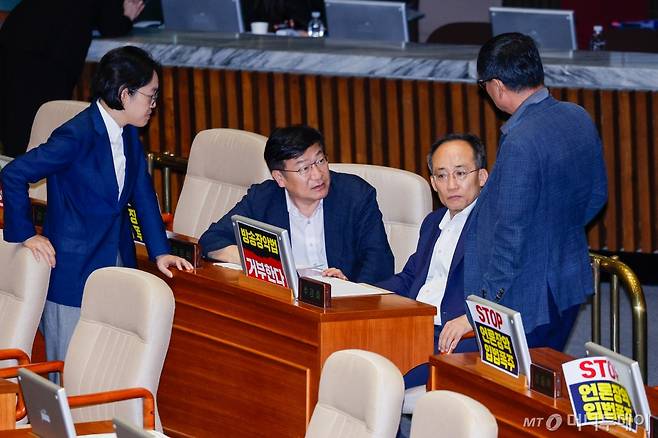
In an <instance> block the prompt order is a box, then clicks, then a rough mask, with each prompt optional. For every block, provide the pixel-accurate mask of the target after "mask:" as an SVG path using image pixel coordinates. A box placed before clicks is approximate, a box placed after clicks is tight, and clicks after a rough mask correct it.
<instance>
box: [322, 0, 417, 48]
mask: <svg viewBox="0 0 658 438" xmlns="http://www.w3.org/2000/svg"><path fill="white" fill-rule="evenodd" d="M324 6H325V11H326V15H327V35H328V38H336V39H348V40H368V41H385V42H395V43H400V42H408V41H409V31H408V22H407V8H406V5H405V3H404V2H388V1H387V2H382V1H367V0H325V2H324Z"/></svg>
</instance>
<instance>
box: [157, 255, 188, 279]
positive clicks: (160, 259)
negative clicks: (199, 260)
mask: <svg viewBox="0 0 658 438" xmlns="http://www.w3.org/2000/svg"><path fill="white" fill-rule="evenodd" d="M155 263H156V265H157V266H158V269H159V270H160V272H162V273H163V274H164V275H166V276H167V277H169V278H171V277H173V276H174V274H172V272H171V271H170V270H169V269H168V268H169V266H176V267H177V268H178V269H180V270H181V271H188V272H189V271H191V270H193V269H194V266H192V264H191V263H190V262H188V261H187V260H185V259H184V258H182V257H178V256H175V255H171V254H162V255H159V256H157V257H156V258H155Z"/></svg>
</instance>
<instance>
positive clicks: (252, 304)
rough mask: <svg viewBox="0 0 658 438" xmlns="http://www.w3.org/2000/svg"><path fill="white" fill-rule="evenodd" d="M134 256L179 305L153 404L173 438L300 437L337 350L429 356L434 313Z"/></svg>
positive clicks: (404, 361)
mask: <svg viewBox="0 0 658 438" xmlns="http://www.w3.org/2000/svg"><path fill="white" fill-rule="evenodd" d="M2 223H3V220H2V207H0V227H2ZM137 250H138V264H139V267H140V268H141V269H143V270H145V271H149V272H151V273H153V274H155V275H157V276H159V277H160V278H163V279H164V280H165V281H166V282H167V283H168V284H169V285H170V286H171V288H172V289H173V291H174V297H175V300H176V311H175V315H174V326H173V329H172V334H171V342H170V344H169V351H168V353H167V358H166V360H165V364H164V368H163V371H162V376H161V379H160V386H159V389H158V396H157V404H158V410H159V413H160V418H161V420H162V424H163V426H164V432H165V434H167V435H169V436H171V437H190V436H198V437H203V436H217V434H218V433H221V435H222V436H230V437H241V436H248V437H252V436H263V435H265V436H268V437H279V436H280V437H302V436H304V434H305V431H306V425H307V423H308V421H309V420H310V418H311V414H312V413H313V408H314V407H315V403H316V402H317V397H318V385H319V379H320V371H321V369H322V364H324V361H325V360H326V359H327V357H328V356H329V355H330V354H331V353H333V352H334V351H337V350H343V349H348V348H360V349H364V350H370V351H374V352H376V353H379V354H381V355H383V356H385V357H387V358H389V359H390V360H391V361H392V362H393V363H394V364H395V365H397V367H398V368H400V371H401V372H403V373H405V372H407V371H408V370H410V369H411V368H413V367H415V366H416V365H419V364H421V363H424V362H427V358H428V357H429V356H430V355H431V354H432V353H433V351H434V350H433V342H434V315H435V314H436V308H435V307H433V306H429V305H427V304H423V303H420V302H417V301H414V300H410V299H407V298H404V297H401V296H398V295H395V294H387V295H373V296H364V297H349V298H337V299H334V300H333V307H332V308H331V309H328V310H323V309H320V308H317V307H314V306H310V305H306V304H303V303H296V302H294V300H292V298H291V295H290V292H289V290H287V289H283V288H280V287H277V286H274V285H270V284H268V283H264V282H261V281H258V280H254V279H251V278H248V277H246V276H244V275H243V274H242V273H241V272H240V271H235V270H230V269H225V268H218V267H215V266H212V265H211V264H209V263H206V264H204V265H202V267H201V268H199V269H197V270H196V271H195V272H193V273H187V272H182V271H178V270H176V269H173V271H174V277H173V278H172V279H168V278H165V277H164V276H163V275H162V274H161V273H160V272H159V271H158V270H157V267H156V266H155V264H153V263H152V262H150V261H149V260H148V259H147V257H146V251H145V249H144V247H143V246H138V248H137Z"/></svg>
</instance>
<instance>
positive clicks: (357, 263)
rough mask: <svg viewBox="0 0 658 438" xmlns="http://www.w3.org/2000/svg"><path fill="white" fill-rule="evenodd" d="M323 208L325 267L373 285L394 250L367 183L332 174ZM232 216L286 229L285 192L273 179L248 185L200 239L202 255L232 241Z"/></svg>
mask: <svg viewBox="0 0 658 438" xmlns="http://www.w3.org/2000/svg"><path fill="white" fill-rule="evenodd" d="M322 210H323V212H324V236H325V239H324V243H325V250H326V253H327V263H328V264H329V267H332V268H338V269H340V270H341V271H342V272H343V274H345V275H346V276H347V278H348V279H350V281H354V282H360V283H375V282H377V281H380V280H383V279H385V278H387V277H389V276H390V275H392V274H393V253H392V252H391V247H390V246H389V244H388V239H387V238H386V231H385V230H384V224H383V222H382V214H381V212H380V211H379V206H378V205H377V198H376V192H375V189H374V188H373V187H372V186H371V185H370V184H368V183H367V182H365V181H364V180H363V179H361V178H359V177H358V176H355V175H349V174H346V173H336V172H331V183H330V186H329V194H328V195H327V197H326V198H324V201H323V208H322ZM234 214H239V215H242V216H246V217H249V218H252V219H256V220H259V221H261V222H265V223H268V224H271V225H275V226H277V227H280V228H285V229H286V230H288V231H290V219H289V216H288V207H287V204H286V196H285V190H284V189H283V188H281V187H279V186H278V184H277V183H276V182H275V181H273V180H268V181H264V182H262V183H260V184H254V185H252V186H251V187H250V188H249V190H248V191H247V194H246V195H245V196H244V197H243V198H242V200H240V202H238V203H237V204H236V206H235V207H233V208H232V209H231V211H229V212H228V213H226V214H225V215H224V217H222V218H221V219H220V220H219V221H217V222H215V223H213V224H212V225H210V228H208V230H207V231H206V232H205V233H203V235H202V236H201V238H200V239H199V243H200V244H201V246H202V247H203V253H204V254H205V255H208V253H209V252H211V251H216V250H218V249H222V248H225V247H227V246H229V245H235V244H236V243H235V235H234V234H233V226H232V225H231V216H233V215H234Z"/></svg>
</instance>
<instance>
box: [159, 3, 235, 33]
mask: <svg viewBox="0 0 658 438" xmlns="http://www.w3.org/2000/svg"><path fill="white" fill-rule="evenodd" d="M162 16H163V18H164V27H165V29H169V30H180V31H189V32H226V33H241V32H244V24H243V22H242V10H241V8H240V0H162Z"/></svg>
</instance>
